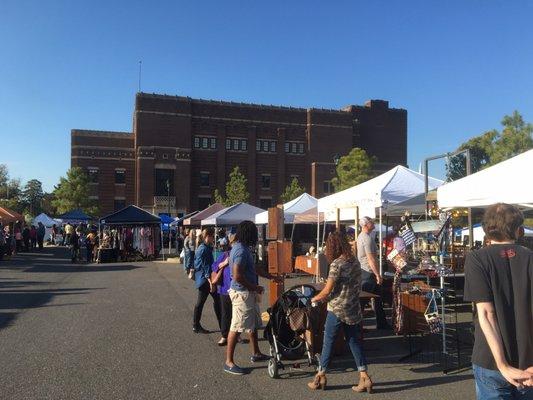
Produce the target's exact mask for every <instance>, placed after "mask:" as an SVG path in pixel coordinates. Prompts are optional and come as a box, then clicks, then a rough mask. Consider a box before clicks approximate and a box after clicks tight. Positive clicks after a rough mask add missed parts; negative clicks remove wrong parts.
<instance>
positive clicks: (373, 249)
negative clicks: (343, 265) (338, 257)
mask: <svg viewBox="0 0 533 400" xmlns="http://www.w3.org/2000/svg"><path fill="white" fill-rule="evenodd" d="M377 252H378V249H377V246H376V243H375V242H374V240H373V239H372V237H371V236H370V235H369V234H368V233H365V232H361V233H360V234H359V237H358V238H357V258H358V259H359V263H360V264H361V268H362V269H364V270H365V271H367V272H370V273H372V268H370V263H369V262H368V254H371V253H373V254H376V253H377Z"/></svg>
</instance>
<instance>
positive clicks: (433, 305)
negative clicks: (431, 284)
mask: <svg viewBox="0 0 533 400" xmlns="http://www.w3.org/2000/svg"><path fill="white" fill-rule="evenodd" d="M424 317H425V318H426V322H427V323H428V326H429V332H430V333H439V332H440V331H441V330H442V321H441V318H440V315H439V309H438V307H437V299H436V297H435V289H433V290H431V298H430V299H429V303H428V306H427V308H426V311H425V312H424Z"/></svg>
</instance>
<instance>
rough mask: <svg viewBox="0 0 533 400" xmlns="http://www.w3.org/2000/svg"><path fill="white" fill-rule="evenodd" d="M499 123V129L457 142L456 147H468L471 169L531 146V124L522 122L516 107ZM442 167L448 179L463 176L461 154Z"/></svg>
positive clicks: (499, 159) (464, 170) (532, 138)
mask: <svg viewBox="0 0 533 400" xmlns="http://www.w3.org/2000/svg"><path fill="white" fill-rule="evenodd" d="M501 124H502V126H503V129H502V131H501V132H499V131H497V130H491V131H488V132H485V133H483V134H481V135H479V136H475V137H473V138H472V139H469V140H468V141H466V142H465V143H463V144H462V145H461V146H459V148H458V150H465V149H469V150H470V158H471V167H472V173H474V172H477V171H479V170H481V169H483V168H486V167H490V166H491V165H494V164H497V163H499V162H501V161H504V160H507V159H508V158H511V157H514V156H516V155H518V154H520V153H523V152H524V151H526V150H529V149H532V148H533V125H532V124H530V123H526V122H524V119H523V118H522V115H520V113H519V112H518V111H514V112H513V114H512V115H505V116H504V117H503V119H502V122H501ZM446 170H447V179H448V180H455V179H459V178H462V177H464V176H466V162H465V156H464V155H462V154H460V155H458V156H455V157H452V159H450V160H449V162H448V164H447V165H446Z"/></svg>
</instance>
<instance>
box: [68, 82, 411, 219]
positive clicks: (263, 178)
mask: <svg viewBox="0 0 533 400" xmlns="http://www.w3.org/2000/svg"><path fill="white" fill-rule="evenodd" d="M71 135H72V150H71V164H72V166H73V167H74V166H80V167H83V168H85V169H86V170H87V171H88V173H89V176H90V178H91V182H92V183H91V186H92V189H91V190H92V196H93V197H94V198H95V199H98V203H99V205H100V209H101V212H102V213H103V214H106V213H108V212H112V211H114V210H116V209H119V208H121V207H122V206H124V205H127V204H132V203H133V204H137V205H138V206H140V207H142V208H145V209H147V210H149V211H151V212H155V213H164V212H167V210H168V208H169V204H170V211H171V214H172V215H177V214H180V213H185V212H189V211H192V210H197V209H202V208H204V207H206V206H207V205H208V204H209V203H210V202H212V195H213V192H214V190H215V189H217V188H218V189H219V190H220V191H223V190H224V187H225V184H226V180H227V178H228V175H229V173H230V172H231V170H232V169H233V167H234V166H236V165H238V166H239V167H240V169H241V171H242V172H243V173H244V174H245V176H246V177H247V179H248V189H249V192H250V202H251V203H253V204H255V205H257V206H259V207H262V208H266V207H268V206H270V205H271V204H275V203H277V202H278V201H279V197H280V194H281V193H282V192H283V190H284V189H285V187H286V185H287V184H289V183H290V181H291V179H292V178H293V177H296V178H298V180H299V182H300V184H301V185H302V186H304V187H305V188H306V189H307V191H308V192H310V193H311V194H312V195H313V196H315V197H322V196H324V195H325V194H328V193H329V192H330V191H331V184H330V182H331V179H332V178H333V177H334V176H335V170H334V165H333V158H334V156H335V155H336V154H338V155H341V156H342V155H345V154H347V153H348V152H349V151H350V149H351V148H352V147H361V148H363V149H365V150H366V151H367V153H369V154H370V155H374V156H376V157H377V158H378V161H379V162H378V164H377V165H376V168H377V169H378V170H380V171H384V170H387V169H389V168H391V167H393V166H395V165H397V164H403V165H405V164H406V162H407V111H406V110H403V109H394V108H389V105H388V102H386V101H382V100H370V101H368V102H367V103H366V104H365V105H364V106H355V105H350V106H347V107H345V108H343V109H342V110H324V109H317V108H309V109H305V108H293V107H278V106H265V105H257V104H243V103H233V102H223V101H211V100H200V99H191V98H189V97H179V96H167V95H158V94H147V93H138V94H137V96H136V99H135V110H134V114H133V133H131V132H106V131H89V130H79V129H73V130H72V132H71ZM167 182H169V186H167Z"/></svg>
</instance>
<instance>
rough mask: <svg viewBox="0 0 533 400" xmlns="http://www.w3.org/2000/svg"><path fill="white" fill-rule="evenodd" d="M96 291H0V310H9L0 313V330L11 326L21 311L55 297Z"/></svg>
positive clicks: (87, 289)
mask: <svg viewBox="0 0 533 400" xmlns="http://www.w3.org/2000/svg"><path fill="white" fill-rule="evenodd" d="M39 283H40V282H39ZM98 289H99V288H72V289H36V290H33V289H16V290H9V289H8V290H0V310H10V311H9V312H3V311H2V312H0V329H2V328H6V327H8V326H10V325H12V324H13V322H14V321H15V319H16V317H17V315H18V314H19V313H20V312H22V311H23V310H27V309H31V308H38V307H43V306H45V305H46V304H47V303H49V302H50V301H51V300H52V299H53V298H54V297H55V296H67V295H73V294H84V293H87V292H89V291H92V290H98ZM15 310H16V311H15Z"/></svg>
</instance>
